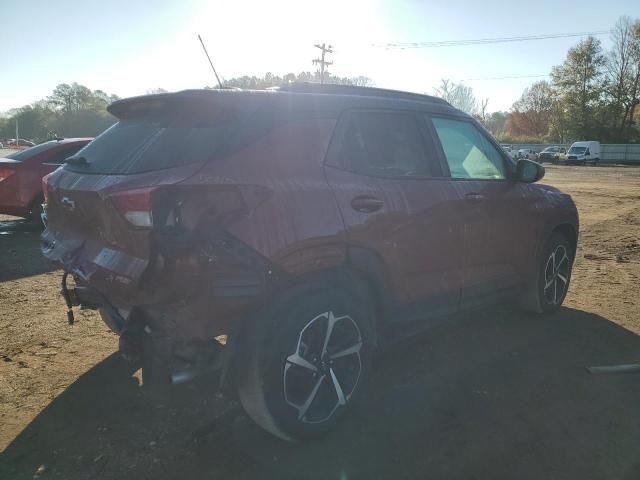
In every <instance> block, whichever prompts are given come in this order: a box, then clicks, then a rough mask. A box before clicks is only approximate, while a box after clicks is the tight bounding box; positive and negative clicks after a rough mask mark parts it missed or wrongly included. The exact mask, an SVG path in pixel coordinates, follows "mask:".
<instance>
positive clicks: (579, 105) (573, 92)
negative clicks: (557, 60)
mask: <svg viewBox="0 0 640 480" xmlns="http://www.w3.org/2000/svg"><path fill="white" fill-rule="evenodd" d="M604 66H605V56H604V55H603V53H602V46H601V44H600V41H599V40H598V39H596V38H594V37H591V36H590V37H587V38H586V39H584V40H583V41H581V42H580V43H578V45H576V46H575V47H573V48H571V49H569V52H568V54H567V58H566V59H565V61H564V63H563V64H562V65H559V66H555V67H553V69H552V71H551V80H552V86H553V88H554V89H555V91H556V92H555V94H556V96H557V97H558V98H559V101H560V104H561V105H562V107H561V108H562V109H563V111H564V113H565V117H566V123H567V132H568V134H569V136H570V137H571V138H572V139H580V138H600V137H601V134H602V123H601V120H602V109H603V93H604V91H605V87H606V79H605V75H604Z"/></svg>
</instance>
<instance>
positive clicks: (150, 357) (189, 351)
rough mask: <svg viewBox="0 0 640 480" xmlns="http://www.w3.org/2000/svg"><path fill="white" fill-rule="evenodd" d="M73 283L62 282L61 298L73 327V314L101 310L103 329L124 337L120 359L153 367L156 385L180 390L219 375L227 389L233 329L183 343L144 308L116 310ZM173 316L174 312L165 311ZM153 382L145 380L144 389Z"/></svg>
mask: <svg viewBox="0 0 640 480" xmlns="http://www.w3.org/2000/svg"><path fill="white" fill-rule="evenodd" d="M70 277H71V275H70V274H69V272H65V273H64V274H63V277H62V294H63V297H64V299H65V302H66V304H67V308H68V315H67V316H68V321H69V323H70V324H72V323H73V322H74V315H73V308H75V307H78V308H80V309H90V310H98V311H99V312H100V315H101V317H102V320H103V321H104V323H105V324H106V325H107V326H108V327H109V328H110V329H111V330H112V331H113V332H114V333H116V334H117V335H118V336H119V337H120V338H119V351H120V353H121V355H122V356H123V357H124V358H125V359H126V360H128V361H130V362H132V363H135V364H140V365H141V366H143V367H145V368H149V366H150V365H151V364H152V365H153V380H152V381H153V383H156V384H157V383H164V384H179V383H183V382H187V381H190V380H192V379H194V378H196V377H200V376H203V375H212V376H213V375H217V376H218V381H219V386H220V388H221V389H222V388H224V386H225V380H226V378H227V371H228V368H229V365H230V364H231V354H232V352H233V351H234V349H233V343H234V341H235V336H236V329H235V328H234V327H233V326H232V325H231V326H230V327H229V331H228V333H227V334H225V335H219V336H217V337H211V338H201V337H190V338H189V337H184V336H183V335H178V334H176V332H171V331H170V330H167V329H166V328H165V329H161V328H158V327H157V325H158V322H157V318H153V317H150V316H149V315H148V314H147V313H146V311H145V310H144V309H142V308H140V307H132V308H122V307H121V308H118V307H116V306H114V305H112V304H111V303H110V302H109V300H108V299H107V298H106V297H105V296H104V295H102V294H101V293H100V292H98V291H97V290H95V289H94V288H92V287H90V286H88V285H86V284H82V282H81V281H78V279H76V282H77V283H74V284H73V285H70V282H69V278H70ZM174 308H175V307H174ZM171 311H174V310H172V309H171V308H168V309H167V312H171ZM152 325H153V327H152ZM150 380H151V377H150V376H149V375H148V374H145V375H144V383H145V384H146V383H148V382H149V381H150Z"/></svg>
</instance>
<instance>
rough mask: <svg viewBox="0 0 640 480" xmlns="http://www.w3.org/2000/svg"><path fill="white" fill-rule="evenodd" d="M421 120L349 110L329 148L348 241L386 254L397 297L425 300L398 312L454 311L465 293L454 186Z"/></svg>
mask: <svg viewBox="0 0 640 480" xmlns="http://www.w3.org/2000/svg"><path fill="white" fill-rule="evenodd" d="M421 122H422V118H421V117H420V116H419V115H417V114H415V113H413V112H404V111H353V112H348V113H346V114H344V115H343V117H342V118H341V120H340V122H339V123H338V127H337V130H336V134H335V135H334V138H333V140H332V144H331V146H330V148H329V152H328V156H327V168H326V175H327V179H328V181H329V183H330V185H331V187H332V188H333V191H334V192H335V195H336V198H337V201H338V204H339V208H340V210H341V213H342V216H343V219H344V223H345V226H346V229H347V237H348V241H349V244H350V246H351V247H353V248H361V249H365V250H366V251H369V252H371V253H373V254H374V255H375V256H376V257H378V258H379V259H381V260H382V263H383V265H384V268H385V270H386V274H387V277H388V279H389V284H390V288H391V290H392V291H391V292H388V293H389V294H390V296H391V297H392V298H393V299H394V300H395V301H396V302H397V303H398V304H402V305H404V306H407V307H411V306H419V307H427V308H416V309H412V308H408V309H407V310H406V311H404V313H406V315H405V314H400V312H396V315H395V316H394V318H393V319H394V320H399V319H401V318H404V319H408V318H414V317H415V316H430V315H434V316H435V315H439V314H443V313H448V312H451V311H454V310H456V309H457V304H458V301H459V295H460V287H461V280H462V279H461V274H460V269H461V266H462V264H461V262H462V244H461V242H462V230H461V228H460V225H459V224H458V222H457V220H456V219H455V218H454V216H453V215H452V209H451V207H452V203H453V202H455V201H456V199H457V193H456V190H455V189H454V188H453V186H452V185H451V182H450V180H449V179H447V178H443V177H442V174H441V171H440V167H439V164H438V161H437V158H436V157H435V156H434V149H433V144H432V139H431V138H430V137H429V136H427V135H424V133H425V130H424V126H423V125H422V123H421Z"/></svg>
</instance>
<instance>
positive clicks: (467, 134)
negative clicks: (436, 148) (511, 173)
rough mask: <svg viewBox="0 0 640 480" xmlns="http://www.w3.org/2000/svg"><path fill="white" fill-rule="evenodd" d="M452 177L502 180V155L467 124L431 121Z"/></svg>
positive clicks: (453, 121)
mask: <svg viewBox="0 0 640 480" xmlns="http://www.w3.org/2000/svg"><path fill="white" fill-rule="evenodd" d="M432 121H433V126H434V127H435V130H436V133H437V135H438V138H439V140H440V144H441V145H442V150H443V151H444V155H445V158H446V160H447V163H448V165H449V170H450V172H451V176H452V177H453V178H478V179H501V178H505V177H506V175H505V166H504V160H503V159H502V155H500V153H499V152H498V150H497V149H496V148H495V147H494V146H493V145H492V144H491V143H490V142H489V140H487V139H486V138H485V137H484V135H482V133H480V131H479V130H478V129H477V128H476V127H475V126H474V125H473V124H472V123H470V122H465V121H460V120H450V119H446V118H433V119H432Z"/></svg>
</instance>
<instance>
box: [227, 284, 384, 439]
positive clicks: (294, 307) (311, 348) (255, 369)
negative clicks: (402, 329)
mask: <svg viewBox="0 0 640 480" xmlns="http://www.w3.org/2000/svg"><path fill="white" fill-rule="evenodd" d="M338 285H339V284H336V282H330V281H326V282H321V283H319V284H317V283H315V284H310V285H303V286H298V287H295V288H294V289H292V290H289V291H287V292H286V293H284V295H281V296H280V297H279V298H278V299H277V300H276V301H274V302H273V303H272V304H271V305H269V306H268V307H266V308H265V309H264V310H262V311H261V312H259V314H258V315H257V316H256V317H255V318H254V319H253V320H252V321H251V322H250V323H249V325H248V326H247V329H246V330H245V331H244V332H243V335H242V336H241V338H240V342H239V349H238V351H237V355H238V372H237V377H236V388H237V393H238V397H239V399H240V402H241V403H242V406H243V407H244V409H245V411H246V412H247V414H248V415H249V416H250V417H251V418H252V419H253V420H254V421H255V422H256V423H257V424H258V425H260V426H261V427H262V428H264V429H265V430H267V431H268V432H270V433H272V434H273V435H275V436H277V437H279V438H281V439H283V440H287V441H301V440H305V439H309V438H313V437H317V436H319V435H322V434H324V433H326V432H327V431H328V430H330V429H331V428H332V427H333V426H334V424H335V423H336V422H337V421H338V419H339V418H340V416H342V415H343V414H344V412H345V411H346V410H347V409H348V408H350V407H351V406H353V404H354V403H355V402H356V401H357V400H358V398H359V397H360V396H361V394H362V392H363V390H364V389H365V386H366V384H367V381H368V377H369V371H370V368H371V357H372V351H373V344H374V341H373V338H374V332H373V327H372V325H374V324H375V323H374V319H373V315H372V313H371V312H373V309H372V308H371V302H370V301H369V299H368V298H366V297H367V296H366V295H363V292H362V291H360V290H359V289H358V288H353V289H350V288H340V287H339V286H338ZM330 323H331V324H332V325H333V328H332V329H329V325H330ZM328 330H330V332H331V333H329V335H328V337H327V331H328ZM327 338H328V340H327ZM323 345H326V351H325V353H324V354H323V353H322V350H323ZM347 350H352V351H353V352H355V353H349V354H347V355H344V356H340V357H338V356H337V355H336V354H337V353H339V352H340V353H343V352H345V351H347ZM303 364H307V366H304V367H303V366H302V365H303ZM309 365H311V366H312V367H313V368H314V369H315V371H313V370H312V369H311V367H309ZM340 392H341V393H340Z"/></svg>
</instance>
